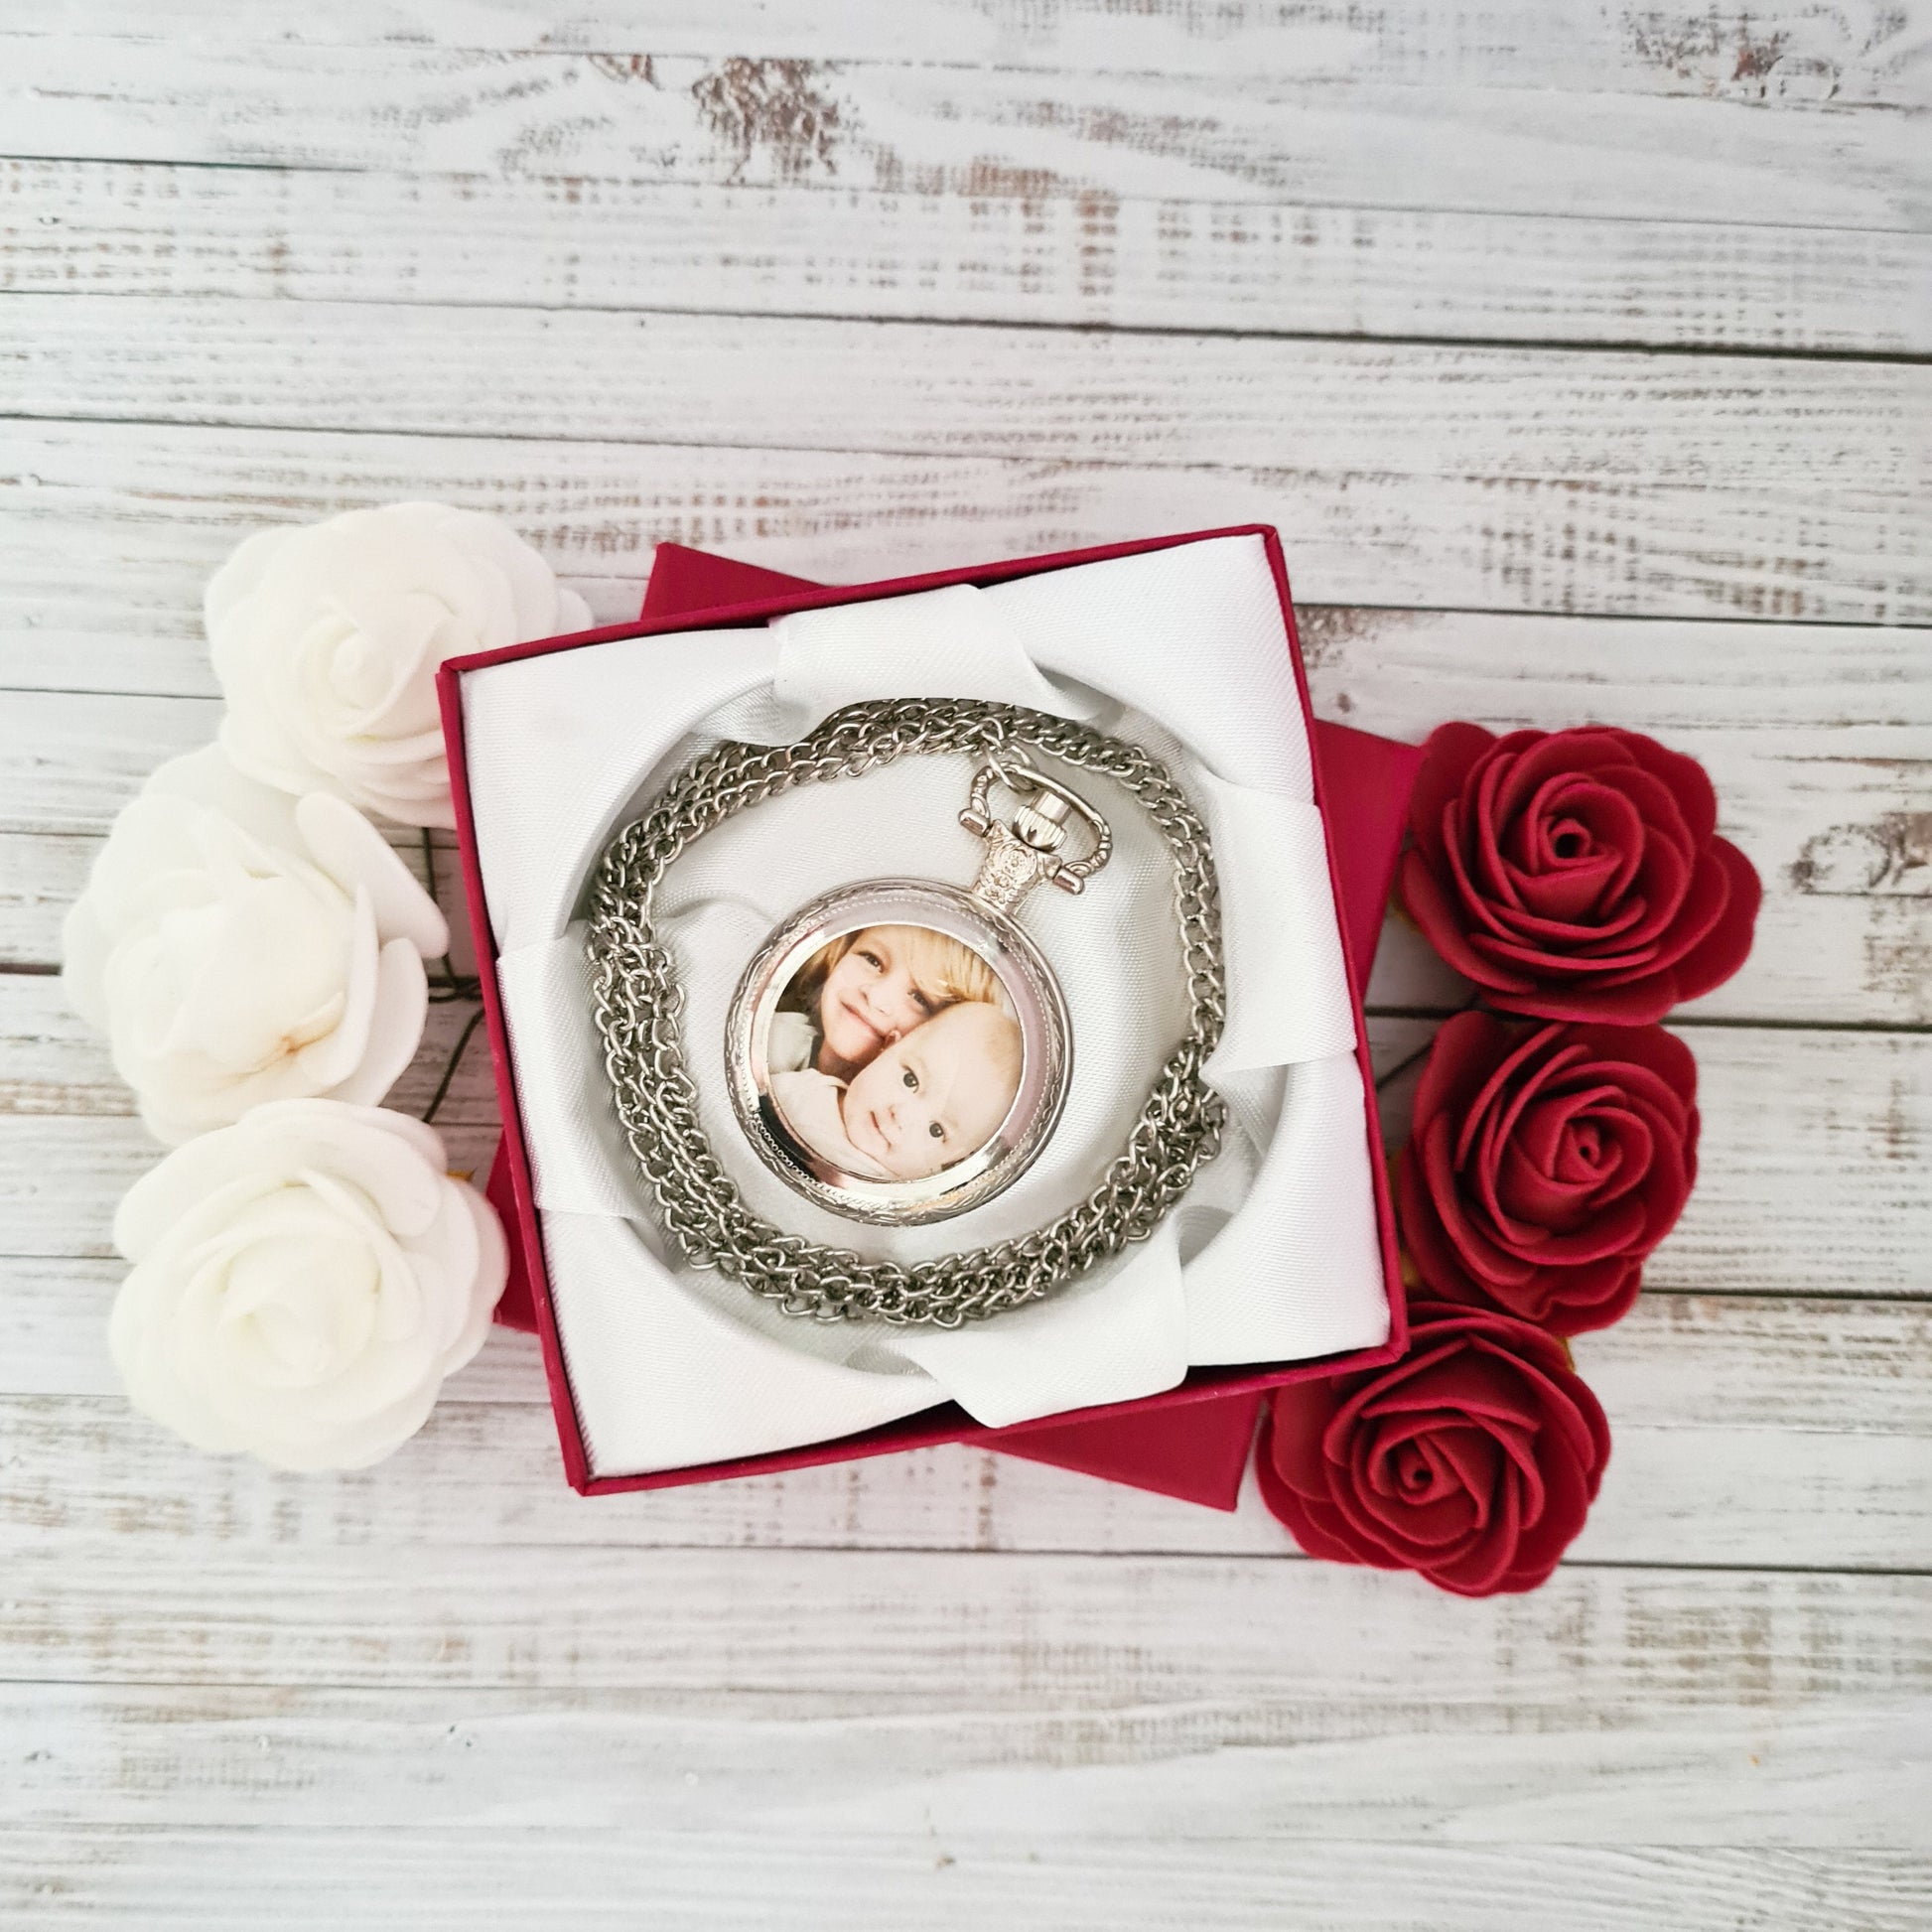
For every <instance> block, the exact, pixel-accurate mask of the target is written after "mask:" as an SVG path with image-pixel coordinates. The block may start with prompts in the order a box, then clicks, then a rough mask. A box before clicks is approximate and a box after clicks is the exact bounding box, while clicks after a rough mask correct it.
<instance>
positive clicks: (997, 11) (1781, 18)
mask: <svg viewBox="0 0 1932 1932" xmlns="http://www.w3.org/2000/svg"><path fill="white" fill-rule="evenodd" d="M248 24H249V28H250V31H251V33H252V34H253V35H254V36H255V37H256V38H257V39H259V40H261V41H266V42H274V43H279V44H283V45H286V44H289V43H296V44H299V45H302V46H308V47H322V46H335V47H380V46H385V45H390V44H395V45H402V46H413V47H444V48H461V49H492V50H495V51H498V52H503V53H546V52H549V53H554V52H561V51H575V52H583V53H607V54H620V53H621V54H629V53H631V52H632V51H634V50H638V49H647V50H650V51H653V52H656V53H662V54H686V55H713V54H718V53H721V52H727V51H731V50H737V51H739V52H741V53H745V54H753V55H757V56H759V57H763V58H766V59H793V60H797V59H812V58H817V59H823V60H833V61H865V62H882V61H890V62H906V63H917V64H924V63H932V62H943V63H945V64H947V65H949V66H969V65H971V66H991V67H995V68H1003V69H1011V68H1020V69H1027V68H1035V67H1045V68H1049V69H1063V68H1068V67H1072V68H1079V69H1083V70H1086V71H1089V72H1106V71H1109V70H1117V71H1128V72H1133V71H1148V70H1157V71H1161V72H1169V73H1200V74H1236V75H1238V74H1267V75H1269V76H1271V77H1273V78H1279V79H1303V80H1327V81H1337V80H1380V81H1393V82H1402V83H1407V84H1412V85H1413V84H1419V83H1425V82H1430V81H1448V80H1480V81H1483V82H1486V83H1489V84H1497V85H1511V86H1542V87H1553V88H1565V89H1568V90H1570V91H1574V92H1587V91H1591V90H1595V91H1600V92H1605V93H1632V92H1654V93H1669V94H1676V93H1697V94H1703V95H1706V96H1720V95H1727V96H1729V97H1731V98H1735V99H1740V100H1762V101H1769V102H1774V103H1790V104H1794V105H1795V104H1800V103H1806V102H1810V103H1822V102H1825V101H1844V102H1846V103H1848V104H1849V103H1855V102H1867V101H1868V102H1877V103H1884V104H1890V105H1900V104H1906V103H1909V102H1911V101H1915V100H1919V101H1922V100H1923V99H1924V98H1925V96H1926V90H1927V82H1926V78H1925V72H1924V69H1925V65H1926V55H1927V48H1926V42H1927V38H1928V33H1932V27H1929V26H1928V19H1927V15H1926V11H1925V8H1924V6H1923V4H1922V0H1912V4H1908V5H1902V6H1901V5H1891V4H1881V3H1880V0H1855V3H1854V4H1849V5H1842V6H1838V7H1834V8H1833V9H1832V10H1831V11H1830V12H1829V13H1820V12H1817V11H1815V10H1813V9H1811V8H1808V7H1805V6H1803V5H1793V4H1790V3H1789V0H1771V4H1769V5H1767V6H1764V7H1760V8H1755V9H1752V10H1749V11H1744V10H1742V9H1732V8H1722V9H1721V8H1716V7H1709V6H1702V7H1700V6H1692V5H1686V4H1682V0H1680V4H1678V5H1675V6H1669V5H1666V6H1658V7H1654V8H1636V7H1630V8H1620V9H1619V8H1606V7H1598V6H1593V5H1591V4H1589V0H1544V4H1537V3H1536V0H1487V4H1485V5H1483V6H1481V7H1480V8H1467V7H1457V6H1452V5H1444V4H1441V0H1417V3H1416V4H1411V5H1407V6H1404V7H1403V8H1401V9H1398V10H1390V11H1389V12H1387V13H1384V14H1378V15H1373V16H1370V15H1364V14H1362V13H1360V12H1359V11H1357V10H1356V9H1353V8H1350V7H1347V6H1345V5H1338V4H1313V5H1310V4H1298V5H1292V6H1290V5H1284V4H1282V0H1216V4H1214V5H1213V6H1202V5H1200V4H1199V0H1139V4H1136V5H1135V6H1133V7H1131V8H1122V7H1120V6H1118V5H1115V4H1110V0H1045V3H1044V4H1041V3H1040V0H849V3H848V4H847V5H845V6H843V7H841V8H839V9H838V11H837V13H836V14H833V15H829V16H828V15H827V14H825V13H824V12H823V10H821V9H820V8H818V7H816V6H813V5H810V4H805V3H804V0H713V3H712V4H699V0H669V4H665V0H650V4H648V5H644V4H639V3H638V0H628V3H627V4H625V3H623V0H601V4H597V5H587V6H578V7H576V8H574V9H573V10H572V11H571V13H570V14H568V15H567V16H563V17H559V16H558V15H557V13H556V12H555V11H554V10H553V9H551V8H548V7H544V6H540V5H533V4H531V3H530V0H470V4H465V5H461V6H453V5H451V4H448V0H337V4H335V5H332V6H330V7H328V8H326V9H318V8H307V7H301V6H297V5H293V4H289V0H269V3H268V4H263V3H262V0H258V3H257V4H256V5H255V6H253V7H251V8H250V9H249V13H248ZM57 30H58V31H60V32H62V33H67V34H78V33H85V34H90V35H100V36H117V37H121V38H125V39H131V40H137V41H149V40H157V39H167V40H204V41H216V42H225V41H228V40H230V39H232V37H233V30H234V19H233V16H232V14H231V13H229V12H228V10H227V9H226V8H224V7H223V6H222V5H221V4H220V0H160V4H157V5H153V6H146V5H137V4H134V0H66V4H64V5H63V6H62V8H61V9H60V13H59V15H58V16H57V17H56V18H55V19H54V20H53V21H49V22H46V23H37V22H36V21H35V20H34V19H33V18H32V17H29V18H27V19H24V20H22V21H21V22H19V23H18V24H17V25H16V26H15V27H14V31H15V32H17V33H32V32H37V31H39V32H53V31H57Z"/></svg>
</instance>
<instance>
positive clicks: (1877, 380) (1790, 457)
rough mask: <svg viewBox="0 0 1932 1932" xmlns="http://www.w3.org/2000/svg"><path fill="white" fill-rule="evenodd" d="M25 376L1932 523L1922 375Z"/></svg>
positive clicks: (147, 323) (277, 322)
mask: <svg viewBox="0 0 1932 1932" xmlns="http://www.w3.org/2000/svg"><path fill="white" fill-rule="evenodd" d="M0 370H5V371H6V372H7V374H8V377H9V382H8V386H9V389H10V391H11V393H12V395H13V397H14V404H13V407H14V409H15V411H16V412H17V413H19V414H22V415H28V416H35V417H46V418H50V419H53V420H55V421H77V420H95V421H105V422H113V421H115V420H118V419H126V418H133V417H142V418H147V419H151V420H152V419H159V420H165V421H171V422H177V423H181V424H184V425H195V424H222V425H229V424H232V425H241V426H251V427H256V428H263V429H294V430H304V429H315V430H336V429H343V428H345V427H353V428H356V429H358V430H362V431H365V432H395V433H400V434H410V435H419V436H447V435H460V436H488V437H516V438H519V439H534V440H545V441H556V442H577V441H581V442H618V443H636V444H651V445H665V444H682V445H694V444H700V443H703V444H709V445H713V446H739V445H742V446H745V447H747V448H758V449H766V450H779V449H786V450H791V449H795V450H815V451H843V452H855V453H859V452H862V453H867V454H872V453H885V454H897V455H901V456H933V457H940V456H958V457H988V456H992V457H1025V458H1035V459H1039V458H1051V459H1052V460H1053V461H1055V462H1058V463H1063V464H1065V465H1068V466H1076V465H1085V464H1108V465H1116V466H1136V467H1140V466H1148V467H1170V466H1172V467H1182V468H1188V469H1197V468H1202V467H1208V466H1212V467H1215V468H1221V469H1227V470H1232V471H1241V470H1250V471H1261V470H1266V469H1267V468H1269V467H1271V466H1285V467H1293V468H1295V469H1297V470H1305V471H1312V472H1345V473H1349V474H1354V475H1370V474H1373V475H1378V476H1388V477H1395V476H1402V475H1410V476H1426V477H1428V478H1429V479H1430V480H1431V482H1432V483H1436V484H1439V485H1440V484H1442V483H1447V482H1449V480H1451V479H1455V478H1465V479H1469V480H1472V481H1478V482H1481V483H1485V484H1488V485H1490V486H1492V487H1496V488H1502V489H1506V488H1508V487H1509V486H1511V485H1513V484H1522V483H1534V482H1538V481H1551V480H1564V481H1567V482H1571V483H1575V484H1578V485H1580V486H1587V487H1590V488H1595V489H1600V490H1603V491H1616V490H1635V489H1644V488H1652V487H1655V488H1661V489H1667V490H1685V491H1702V492H1706V493H1708V494H1709V496H1710V497H1711V498H1712V499H1713V514H1714V515H1717V516H1722V515H1724V514H1725V512H1724V510H1723V508H1722V507H1720V506H1722V505H1723V504H1724V503H1725V501H1726V500H1727V499H1737V500H1738V501H1739V503H1740V507H1742V508H1743V509H1744V510H1745V511H1746V513H1749V514H1754V515H1759V516H1762V515H1765V514H1768V513H1772V511H1773V506H1775V505H1776V504H1778V503H1779V502H1780V500H1781V499H1783V498H1786V497H1788V496H1789V495H1790V494H1791V493H1792V492H1794V491H1803V490H1812V491H1821V490H1829V491H1841V490H1846V489H1856V490H1858V491H1859V492H1860V494H1861V496H1862V497H1863V498H1865V499H1867V500H1868V501H1869V502H1871V504H1872V505H1873V506H1874V507H1876V506H1879V505H1883V504H1885V503H1887V502H1888V501H1889V502H1890V504H1891V505H1893V513H1894V515H1896V516H1898V518H1899V521H1898V525H1897V527H1898V530H1899V533H1900V535H1901V537H1904V538H1907V539H1909V538H1910V537H1912V536H1914V535H1916V536H1919V537H1923V536H1924V535H1925V534H1926V532H1927V530H1928V527H1932V514H1928V513H1927V512H1926V511H1925V509H1924V505H1923V501H1922V496H1923V486H1924V484H1925V483H1926V481H1927V477H1928V466H1927V458H1926V451H1927V449H1928V448H1932V370H1928V369H1927V368H1925V367H1922V366H1918V365H1915V364H1908V363H1881V362H1869V363H1852V364H1839V363H1834V362H1817V361H1807V360H1800V359H1790V358H1750V359H1740V358H1737V357H1732V356H1722V355H1681V356H1658V355H1654V354H1643V353H1634V352H1626V353H1618V352H1611V351H1603V352H1600V353H1595V354H1590V355H1587V356H1586V355H1550V354H1539V353H1536V352H1533V351H1530V350H1525V349H1516V348H1492V347H1454V346H1446V345H1368V344H1356V343H1335V342H1300V341H1294V342H1282V341H1269V340H1257V339H1251V338H1245V337H1225V336H1210V335H1201V336H1183V337H1180V338H1175V337H1173V336H1170V335H1155V336H1150V335H1137V334H1130V333H1111V334H1101V335H1090V334H1085V333H1073V332H1069V331H1064V330H1047V331H1041V330H1037V329H1025V330H1021V329H1009V328H998V327H994V326H990V325H987V326H977V327H970V328H960V327H945V328H940V327H934V326H931V325H925V324H917V323H885V324H882V323H877V322H848V321H843V320H815V319H807V318H800V317H789V316H786V317H759V316H744V317H740V316H682V315H634V314H621V313H612V312H609V311H606V310H580V311H567V312H563V313H556V312H552V311H549V310H542V309H535V308H530V307H514V308H502V307H498V308H491V307H484V306H482V305H476V304H473V305H470V306H466V307H461V308H455V309H451V308H446V307H442V306H437V305H429V304H411V305H399V304H392V303H374V302H368V301H361V302H299V303H292V302H283V301H249V302H242V301H228V302H221V303H218V304H209V303H206V302H199V301H188V300H181V299H176V298H159V297H101V296H41V295H22V296H19V297H17V298H16V299H14V300H12V301H9V302H6V303H0ZM1907 516H1909V517H1910V520H1909V521H1907V520H1905V518H1906V517H1907ZM1792 615H1794V616H1801V615H1803V612H1802V611H1801V610H1800V611H1794V612H1793V613H1792Z"/></svg>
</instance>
